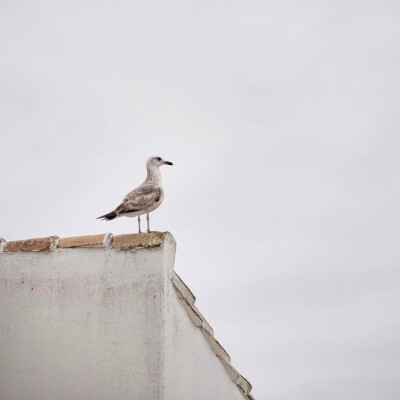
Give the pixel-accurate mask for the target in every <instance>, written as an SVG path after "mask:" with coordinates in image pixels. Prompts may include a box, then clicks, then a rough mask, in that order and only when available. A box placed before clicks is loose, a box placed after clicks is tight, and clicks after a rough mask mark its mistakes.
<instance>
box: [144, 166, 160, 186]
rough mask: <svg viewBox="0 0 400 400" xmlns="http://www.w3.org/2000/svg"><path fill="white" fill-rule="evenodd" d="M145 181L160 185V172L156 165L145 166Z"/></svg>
mask: <svg viewBox="0 0 400 400" xmlns="http://www.w3.org/2000/svg"><path fill="white" fill-rule="evenodd" d="M146 181H147V182H152V183H156V184H158V185H160V186H161V172H160V168H158V167H155V168H154V167H153V168H152V167H150V168H149V167H148V168H147V177H146Z"/></svg>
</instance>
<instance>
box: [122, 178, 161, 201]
mask: <svg viewBox="0 0 400 400" xmlns="http://www.w3.org/2000/svg"><path fill="white" fill-rule="evenodd" d="M156 189H158V186H157V185H155V184H153V183H142V184H141V185H140V186H138V187H137V188H136V189H133V190H132V191H131V192H129V193H128V194H127V195H126V196H125V198H124V200H122V202H125V201H127V200H129V199H132V198H133V197H135V196H136V195H138V194H147V193H151V192H153V191H155V190H156Z"/></svg>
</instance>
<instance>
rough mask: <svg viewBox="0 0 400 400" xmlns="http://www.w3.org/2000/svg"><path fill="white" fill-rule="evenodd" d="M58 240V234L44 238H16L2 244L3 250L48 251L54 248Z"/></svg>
mask: <svg viewBox="0 0 400 400" xmlns="http://www.w3.org/2000/svg"><path fill="white" fill-rule="evenodd" d="M58 240H59V237H58V236H49V237H45V238H37V239H27V240H17V241H14V242H6V244H5V246H4V251H5V252H15V251H50V250H54V249H55V248H56V246H57V242H58Z"/></svg>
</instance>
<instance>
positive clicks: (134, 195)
mask: <svg viewBox="0 0 400 400" xmlns="http://www.w3.org/2000/svg"><path fill="white" fill-rule="evenodd" d="M160 196H161V191H160V188H159V187H158V186H156V185H151V184H145V185H141V186H139V187H138V188H136V189H134V190H132V192H130V193H128V194H127V195H126V197H125V199H124V200H123V202H122V203H121V204H120V205H119V206H118V207H117V208H116V209H115V212H116V213H117V215H120V214H127V213H131V212H136V211H141V210H144V209H146V208H148V207H150V206H152V205H153V204H154V203H156V202H157V201H158V200H159V199H160Z"/></svg>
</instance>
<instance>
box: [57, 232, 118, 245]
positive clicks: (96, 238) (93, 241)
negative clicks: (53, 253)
mask: <svg viewBox="0 0 400 400" xmlns="http://www.w3.org/2000/svg"><path fill="white" fill-rule="evenodd" d="M112 238H113V236H112V234H111V233H103V234H101V235H86V236H74V237H67V238H62V239H60V240H59V242H58V244H57V247H60V248H73V247H87V246H108V245H109V244H110V242H111V241H112Z"/></svg>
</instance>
